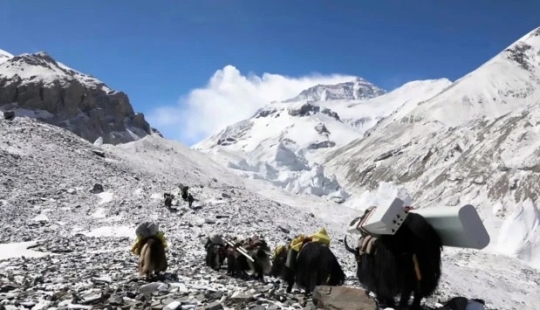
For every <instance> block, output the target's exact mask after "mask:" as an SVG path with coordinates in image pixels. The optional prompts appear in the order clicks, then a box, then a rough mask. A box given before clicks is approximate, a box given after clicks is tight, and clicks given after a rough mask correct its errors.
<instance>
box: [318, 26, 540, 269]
mask: <svg viewBox="0 0 540 310" xmlns="http://www.w3.org/2000/svg"><path fill="white" fill-rule="evenodd" d="M524 46H527V47H525V48H523V47H524ZM516 47H517V48H518V50H521V51H522V52H523V55H522V56H520V58H519V59H524V60H525V61H522V60H520V61H517V60H516V59H515V57H514V56H513V55H514V54H515V51H516ZM539 55H540V28H537V29H535V30H533V31H531V32H529V33H527V34H526V35H524V36H523V37H521V38H520V39H518V40H517V41H516V42H514V43H513V44H511V45H509V46H508V47H507V48H505V49H503V50H502V51H501V52H500V53H498V54H497V55H495V56H494V57H492V58H490V59H489V60H488V61H487V62H486V63H484V64H483V65H481V66H479V67H478V68H477V69H475V70H473V71H471V72H470V73H468V74H467V75H465V76H464V77H462V78H461V79H459V80H457V81H456V82H454V83H453V84H452V85H451V86H449V87H448V88H446V89H445V90H444V91H442V92H440V93H439V94H438V95H436V96H434V97H433V98H431V99H429V100H426V101H423V102H422V103H420V104H419V105H417V106H415V107H409V108H408V109H407V110H405V111H400V110H399V109H398V110H397V111H396V112H395V113H394V116H390V117H388V118H386V119H383V120H382V121H381V122H380V123H379V124H377V125H376V126H374V127H373V128H371V129H370V130H369V131H367V132H366V134H365V135H364V137H362V138H359V139H356V140H354V141H352V142H351V143H349V144H347V145H345V146H342V147H341V148H338V149H336V150H333V151H332V152H331V153H330V154H328V156H327V157H326V160H325V162H324V166H325V168H327V170H328V171H329V173H333V174H335V175H336V178H337V180H338V182H340V184H342V185H343V187H344V188H345V189H346V190H348V191H349V192H350V193H351V195H352V196H353V198H351V201H350V203H351V205H352V204H354V201H355V199H356V197H359V196H361V195H363V193H364V192H366V191H376V189H377V188H378V187H379V186H381V184H382V183H391V184H395V185H396V186H400V187H404V188H406V189H407V190H408V191H409V192H410V194H411V196H412V197H413V201H414V203H415V204H417V205H418V206H424V207H425V206H430V205H448V206H459V205H463V204H466V203H471V204H473V205H475V206H476V208H477V210H478V212H479V214H480V215H481V217H482V218H483V220H484V225H485V226H486V227H487V228H488V231H489V232H490V235H491V236H492V242H491V244H490V247H489V248H490V249H489V250H490V251H493V252H498V253H505V254H506V255H510V256H513V257H517V258H519V259H522V260H523V261H525V262H527V263H529V264H530V265H532V266H535V267H537V268H540V253H539V252H538V251H537V250H536V249H537V248H540V238H538V237H537V236H536V233H535V232H536V229H537V228H536V227H537V225H536V224H534V225H533V224H530V223H529V222H530V221H531V219H529V218H528V216H533V219H532V221H534V222H535V223H537V222H539V221H540V216H539V215H538V214H539V213H538V210H539V206H540V201H539V200H538V198H539V197H540V186H538V185H537V184H540V174H538V171H540V170H539V169H538V168H537V167H540V161H539V160H538V154H540V151H539V150H540V136H539V134H538V128H539V127H538V124H540V122H539V121H538V120H539V119H540V105H539V102H540V92H539V90H540V78H539V77H540V56H539ZM523 63H525V64H526V65H525V67H524V65H523ZM510 228H512V229H510ZM510 243H512V246H509V244H510Z"/></svg>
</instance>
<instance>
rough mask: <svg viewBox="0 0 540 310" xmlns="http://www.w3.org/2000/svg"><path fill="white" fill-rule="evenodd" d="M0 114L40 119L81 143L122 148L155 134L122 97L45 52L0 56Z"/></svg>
mask: <svg viewBox="0 0 540 310" xmlns="http://www.w3.org/2000/svg"><path fill="white" fill-rule="evenodd" d="M0 110H4V111H5V110H14V111H15V112H16V114H17V115H26V116H31V117H35V118H39V119H40V120H43V121H45V122H48V123H50V124H54V125H57V126H61V127H63V128H66V129H69V130H71V131H72V132H74V133H75V134H77V135H79V136H80V137H82V138H84V139H86V140H89V141H94V140H96V139H97V138H98V137H100V136H101V137H103V141H104V142H105V143H113V144H117V143H124V142H129V141H133V140H137V139H140V138H142V137H144V136H146V135H150V134H159V133H158V132H157V131H156V130H155V129H153V128H151V127H150V125H149V124H148V123H147V122H146V120H145V119H144V115H143V114H141V113H137V114H136V113H135V112H134V111H133V107H132V106H131V104H130V102H129V99H128V97H127V95H126V94H124V93H123V92H119V91H114V90H112V89H110V88H109V87H108V86H107V85H105V84H104V83H103V82H101V81H99V80H97V79H95V78H94V77H91V76H89V75H86V74H83V73H80V72H77V71H75V70H73V69H71V68H69V67H67V66H65V65H63V64H62V63H60V62H57V61H56V60H54V59H53V58H52V57H51V56H50V55H48V54H47V53H45V52H39V53H35V54H22V55H18V56H13V55H10V54H9V53H6V52H1V53H0Z"/></svg>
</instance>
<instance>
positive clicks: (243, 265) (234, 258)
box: [227, 240, 271, 283]
mask: <svg viewBox="0 0 540 310" xmlns="http://www.w3.org/2000/svg"><path fill="white" fill-rule="evenodd" d="M260 242H261V243H260V244H259V245H258V246H257V247H256V249H254V250H248V253H251V257H252V258H253V259H254V260H255V261H254V262H253V263H251V262H249V261H248V259H247V258H246V257H245V256H244V255H242V254H240V253H239V252H238V251H235V250H234V249H233V248H232V247H229V248H228V254H227V274H229V275H230V276H233V277H239V278H243V279H247V278H248V273H247V272H248V271H249V270H251V269H252V268H251V267H250V265H251V264H252V265H253V269H254V270H255V274H254V275H255V279H256V280H260V281H261V282H263V283H264V275H265V274H266V273H268V272H269V271H270V264H271V262H270V256H269V254H268V250H269V248H268V245H267V244H266V242H265V241H264V240H261V241H260Z"/></svg>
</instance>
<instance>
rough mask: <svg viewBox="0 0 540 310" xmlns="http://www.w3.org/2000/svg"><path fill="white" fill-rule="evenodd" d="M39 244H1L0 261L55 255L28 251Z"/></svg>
mask: <svg viewBox="0 0 540 310" xmlns="http://www.w3.org/2000/svg"><path fill="white" fill-rule="evenodd" d="M38 243H39V242H38V241H27V242H16V243H3V244H0V260H4V259H9V258H15V257H22V256H24V257H27V258H29V257H42V256H47V255H54V254H53V253H45V252H38V251H33V250H30V249H28V248H29V247H33V246H36V245H37V244H38Z"/></svg>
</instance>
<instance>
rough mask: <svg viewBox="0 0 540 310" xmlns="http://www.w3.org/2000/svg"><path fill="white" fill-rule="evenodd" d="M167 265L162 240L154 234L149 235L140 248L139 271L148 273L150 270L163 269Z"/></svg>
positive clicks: (165, 268)
mask: <svg viewBox="0 0 540 310" xmlns="http://www.w3.org/2000/svg"><path fill="white" fill-rule="evenodd" d="M167 267H168V266H167V257H166V255H165V248H164V247H163V243H162V241H161V240H160V239H159V238H157V237H154V236H152V237H149V238H148V239H147V240H146V241H145V242H144V243H143V246H142V249H141V258H140V261H139V273H140V274H141V275H143V274H145V275H148V274H149V273H150V272H152V271H165V270H167Z"/></svg>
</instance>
